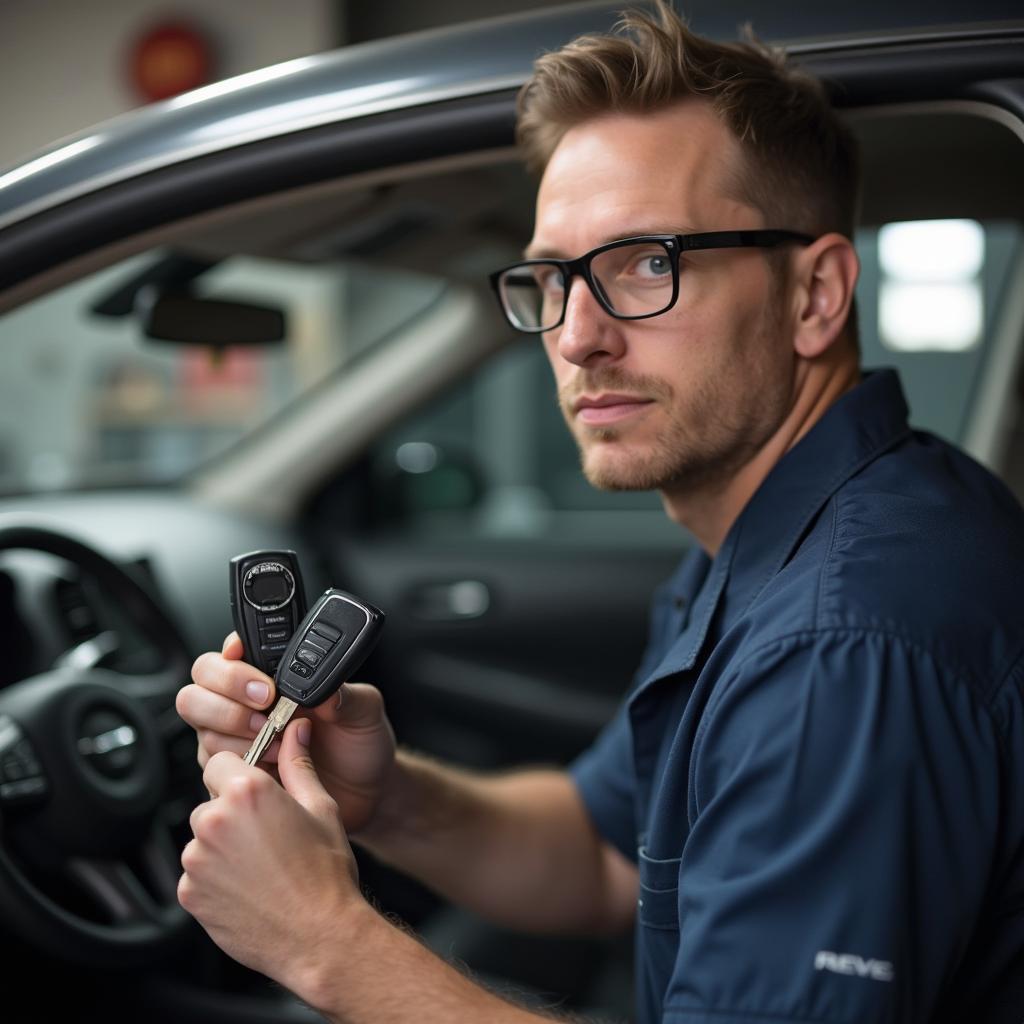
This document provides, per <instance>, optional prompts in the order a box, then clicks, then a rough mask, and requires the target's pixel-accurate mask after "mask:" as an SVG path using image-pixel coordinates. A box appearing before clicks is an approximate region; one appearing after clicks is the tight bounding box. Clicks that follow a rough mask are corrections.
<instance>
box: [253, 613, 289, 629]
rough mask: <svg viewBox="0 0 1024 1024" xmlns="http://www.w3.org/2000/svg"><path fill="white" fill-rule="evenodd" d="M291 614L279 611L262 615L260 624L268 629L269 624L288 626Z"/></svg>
mask: <svg viewBox="0 0 1024 1024" xmlns="http://www.w3.org/2000/svg"><path fill="white" fill-rule="evenodd" d="M288 620H289V616H288V615H287V614H285V613H283V612H277V613H276V614H272V615H261V616H260V625H261V626H262V627H263V628H264V629H266V628H267V627H268V626H287V625H288V624H289V622H288Z"/></svg>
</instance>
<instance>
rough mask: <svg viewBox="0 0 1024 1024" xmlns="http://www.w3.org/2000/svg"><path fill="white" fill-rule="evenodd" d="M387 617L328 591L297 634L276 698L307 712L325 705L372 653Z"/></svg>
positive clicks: (341, 593) (342, 593) (338, 592)
mask: <svg viewBox="0 0 1024 1024" xmlns="http://www.w3.org/2000/svg"><path fill="white" fill-rule="evenodd" d="M383 627H384V613H383V612H382V611H381V610H380V609H379V608H375V607H374V606H373V605H371V604H366V603H365V602H364V601H360V600H359V598H357V597H354V596H353V595H352V594H348V593H346V592H345V591H344V590H337V589H335V588H334V587H332V588H331V589H330V590H326V591H324V593H323V594H322V595H321V597H320V598H319V600H318V601H317V602H316V603H315V604H314V605H313V607H312V608H310V610H309V614H307V615H306V617H305V618H304V619H303V620H302V623H301V624H300V625H299V628H298V629H297V630H296V631H295V635H294V636H293V637H292V639H291V642H290V643H289V644H288V649H287V650H286V651H285V652H284V655H283V657H282V659H281V664H280V666H279V667H278V670H277V677H276V682H277V692H278V695H279V696H281V697H288V698H289V699H291V700H293V701H295V703H296V704H298V705H300V706H301V707H304V708H312V707H316V705H317V704H322V703H323V702H324V701H325V700H326V699H327V698H328V697H329V696H330V695H331V694H332V693H334V691H335V690H337V689H338V688H339V687H340V686H341V684H342V683H344V682H346V681H347V680H349V679H351V677H352V675H353V674H354V673H355V672H357V671H358V670H359V666H360V665H362V663H363V662H364V661H365V660H366V657H367V655H369V653H370V651H372V650H373V648H374V646H375V645H376V643H377V641H378V639H380V634H381V630H382V629H383Z"/></svg>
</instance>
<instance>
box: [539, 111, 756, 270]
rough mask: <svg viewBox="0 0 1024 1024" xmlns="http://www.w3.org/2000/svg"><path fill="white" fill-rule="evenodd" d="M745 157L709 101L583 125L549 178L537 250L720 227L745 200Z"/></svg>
mask: <svg viewBox="0 0 1024 1024" xmlns="http://www.w3.org/2000/svg"><path fill="white" fill-rule="evenodd" d="M738 157H739V144H738V143H737V142H736V141H735V139H733V138H732V136H731V135H730V134H729V132H728V130H727V129H726V128H725V126H724V125H722V124H721V123H720V122H719V121H718V120H717V119H716V118H715V117H714V115H713V114H712V113H711V111H710V108H709V107H708V106H707V104H705V103H702V102H701V103H697V102H694V101H686V102H685V103H680V104H677V105H674V106H673V107H670V108H665V109H664V110H661V111H658V112H656V113H653V114H615V115H607V116H604V117H601V118H597V119H594V120H592V121H588V122H585V123H583V124H581V125H577V126H575V127H574V128H572V129H570V130H569V131H568V132H566V134H565V136H563V138H562V139H561V141H560V142H559V145H558V146H557V147H556V149H555V152H554V153H553V154H552V157H551V160H550V161H549V163H548V166H547V168H546V170H545V173H544V177H543V179H542V180H541V185H540V191H539V193H538V197H537V224H536V230H535V233H534V241H533V242H532V243H531V245H530V252H531V254H534V252H535V251H543V252H544V253H546V254H549V255H555V254H556V250H562V249H564V250H565V251H566V253H571V254H577V253H578V252H579V251H582V249H581V246H582V247H585V248H592V247H593V246H595V245H600V244H602V242H603V241H612V240H614V239H615V238H624V237H628V236H630V235H633V234H650V233H654V232H672V233H679V234H686V233H688V232H689V231H693V230H713V229H714V228H716V227H719V226H721V225H720V224H719V223H717V222H718V221H719V220H720V219H721V218H728V217H729V216H730V215H731V214H732V213H733V212H734V208H735V207H737V206H738V205H742V204H738V203H737V200H736V198H735V189H734V188H733V187H732V185H733V178H734V170H733V165H732V164H731V162H730V161H731V160H733V159H738ZM724 226H726V227H730V226H733V225H731V224H728V223H726V224H725V225H724ZM736 226H739V225H736Z"/></svg>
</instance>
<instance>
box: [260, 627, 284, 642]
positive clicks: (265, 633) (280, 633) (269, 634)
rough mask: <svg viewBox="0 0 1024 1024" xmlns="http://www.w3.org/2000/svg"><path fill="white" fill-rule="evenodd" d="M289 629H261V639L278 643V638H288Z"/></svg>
mask: <svg viewBox="0 0 1024 1024" xmlns="http://www.w3.org/2000/svg"><path fill="white" fill-rule="evenodd" d="M287 639H288V630H287V629H261V630H260V641H261V642H262V643H264V644H269V643H276V642H277V641H278V640H287Z"/></svg>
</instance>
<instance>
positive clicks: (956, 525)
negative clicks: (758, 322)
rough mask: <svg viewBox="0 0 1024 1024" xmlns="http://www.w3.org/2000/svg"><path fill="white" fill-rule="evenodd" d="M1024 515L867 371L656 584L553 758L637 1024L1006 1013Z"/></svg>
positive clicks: (1015, 999) (1017, 905)
mask: <svg viewBox="0 0 1024 1024" xmlns="http://www.w3.org/2000/svg"><path fill="white" fill-rule="evenodd" d="M1022 595H1024V513H1022V511H1021V508H1020V506H1019V505H1018V504H1017V502H1016V501H1015V499H1014V498H1013V497H1012V496H1011V495H1010V493H1009V492H1008V491H1007V490H1006V488H1004V487H1003V485H1002V484H1001V483H999V481H997V480H996V479H995V478H994V477H993V476H992V475H991V474H990V473H988V472H987V471H986V470H984V469H983V468H981V467H980V466H979V465H977V464H976V463H975V462H973V461H972V460H971V459H970V458H968V457H967V456H966V455H964V454H962V453H961V452H959V451H957V450H956V449H955V448H953V447H951V446H950V445H948V444H946V443H945V442H943V441H941V440H939V439H937V438H935V437H933V436H930V435H928V434H923V433H918V432H913V431H911V429H910V428H909V427H908V425H907V407H906V403H905V401H904V398H903V394H902V391H901V389H900V385H899V381H898V378H897V377H896V375H895V374H894V373H893V372H891V371H882V372H878V373H874V374H871V375H868V376H867V377H866V378H865V379H864V380H863V382H862V383H861V384H860V385H858V386H857V387H856V388H855V389H853V390H852V391H850V392H849V393H847V394H846V395H844V396H843V397H842V398H840V399H839V401H838V402H836V404H835V405H834V406H833V407H831V408H830V409H829V410H828V412H827V413H826V414H825V415H824V417H823V418H822V419H821V420H820V421H819V422H818V423H817V424H816V425H815V426H814V427H813V428H812V429H811V430H810V431H809V432H808V433H807V435H806V436H805V437H804V438H803V439H801V440H800V442H799V443H798V444H797V445H795V446H794V447H793V449H791V450H790V451H789V452H788V453H787V454H786V455H785V456H784V458H783V459H782V460H781V461H780V462H779V463H778V464H777V465H776V466H775V468H774V469H773V470H772V471H771V473H770V474H769V475H768V477H767V478H766V479H765V481H764V482H763V484H762V485H761V487H760V488H759V489H758V491H757V492H756V494H755V495H754V496H753V498H752V499H751V500H750V502H749V503H748V504H747V506H746V508H745V509H744V510H743V512H742V514H741V515H740V517H739V518H738V520H737V521H736V523H735V524H734V525H733V527H732V529H731V530H730V532H729V534H728V536H727V538H726V540H725V542H724V543H723V545H722V547H721V549H720V550H719V552H718V553H717V555H716V556H715V558H714V560H713V561H709V559H708V558H707V556H706V555H705V554H704V553H703V552H701V551H699V550H696V549H695V550H694V551H692V552H691V553H690V554H689V555H688V556H687V557H686V558H685V559H684V561H683V564H682V565H681V566H680V568H679V570H678V572H677V573H676V575H675V576H674V577H673V578H672V580H671V581H670V582H669V583H668V584H667V585H666V586H665V587H664V588H662V590H661V591H660V592H659V594H658V595H657V597H656V600H655V604H654V608H653V617H652V630H651V640H650V645H649V647H648V650H647V653H646V655H645V658H644V661H643V663H642V666H641V669H640V671H639V673H638V677H637V684H636V685H635V686H634V688H633V690H632V691H631V693H630V694H629V696H628V698H627V701H626V703H625V704H624V706H623V708H622V709H621V710H620V712H619V714H618V715H617V716H616V717H615V718H614V719H613V721H612V722H611V723H610V725H609V726H608V727H607V728H606V729H605V731H604V732H603V733H602V735H601V736H600V737H599V738H598V741H597V742H596V744H595V745H594V747H592V748H591V749H590V750H589V751H587V752H586V753H585V754H583V755H582V756H581V757H580V758H579V759H578V760H577V761H576V762H575V764H574V765H573V766H572V769H571V771H572V775H573V777H574V779H575V782H576V784H577V786H578V788H579V791H580V793H581V795H582V797H583V800H584V802H585V804H586V806H587V808H588V810H589V812H590V814H591V816H592V818H593V820H594V822H595V824H596V826H597V828H598V830H599V831H600V832H601V834H602V835H603V836H604V837H605V838H606V839H607V840H608V841H609V842H611V843H612V844H613V845H614V846H616V847H617V848H618V849H619V850H621V851H622V852H623V853H624V854H625V855H626V856H627V857H629V858H630V859H631V860H633V861H634V862H636V863H637V864H638V867H639V874H640V899H639V905H638V913H637V928H636V933H637V935H636V954H637V974H636V983H637V998H638V1006H639V1013H638V1019H639V1021H640V1024H654V1022H665V1024H697V1022H701V1024H783V1022H794V1024H796V1022H800V1024H808V1022H829V1024H832V1022H836V1024H839V1022H842V1024H853V1022H870V1024H884V1022H890V1021H893V1022H895V1021H899V1022H910V1021H914V1022H925V1021H928V1022H950V1024H952V1022H954V1021H955V1022H958V1024H959V1022H965V1021H970V1022H972V1024H976V1022H988V1024H1021V1022H1022V1021H1024V597H1022Z"/></svg>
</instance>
